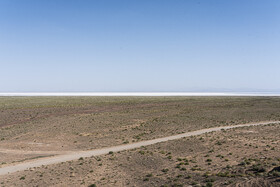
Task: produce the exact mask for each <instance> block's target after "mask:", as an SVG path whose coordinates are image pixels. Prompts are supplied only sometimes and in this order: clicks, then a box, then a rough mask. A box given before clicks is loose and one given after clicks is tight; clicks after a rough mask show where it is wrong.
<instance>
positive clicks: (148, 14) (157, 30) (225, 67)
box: [0, 0, 280, 93]
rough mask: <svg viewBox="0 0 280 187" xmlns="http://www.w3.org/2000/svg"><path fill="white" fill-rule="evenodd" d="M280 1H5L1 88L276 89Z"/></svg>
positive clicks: (1, 7)
mask: <svg viewBox="0 0 280 187" xmlns="http://www.w3.org/2000/svg"><path fill="white" fill-rule="evenodd" d="M279 10H280V1H279V0H269V1H264V0H246V1H244V0H139V1H131V0H120V1H116V0H94V1H92V0H83V1H75V0H59V1H58V0H45V1H38V0H25V1H22V0H1V1H0V92H6V93H7V92H222V93H224V92H226V93H228V92H230V93H233V92H235V93H239V92H258V93H260V92H261V93H263V92H272V93H279V92H280V73H279V70H280V53H279V51H280V11H279Z"/></svg>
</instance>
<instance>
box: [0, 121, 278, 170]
mask: <svg viewBox="0 0 280 187" xmlns="http://www.w3.org/2000/svg"><path fill="white" fill-rule="evenodd" d="M277 123H280V121H270V122H259V123H250V124H241V125H232V126H223V127H214V128H208V129H201V130H197V131H193V132H186V133H182V134H177V135H173V136H168V137H163V138H157V139H153V140H146V141H141V142H137V143H132V144H125V145H118V146H114V147H107V148H102V149H94V150H90V151H78V152H75V153H69V154H63V155H57V156H53V157H47V158H40V159H38V160H33V161H29V162H25V163H20V164H16V165H10V166H6V167H2V168H0V175H6V174H9V173H14V172H17V171H23V170H26V169H29V168H33V167H40V166H43V165H50V164H57V163H61V162H66V161H71V160H77V159H79V158H80V157H91V156H99V155H103V154H107V153H109V152H110V151H113V152H117V151H124V150H129V149H134V148H139V147H142V146H147V145H152V144H156V143H160V142H165V141H169V140H176V139H180V138H184V137H189V136H196V135H201V134H204V133H208V132H215V131H220V130H222V129H225V130H226V129H232V128H237V127H249V126H257V125H269V124H277Z"/></svg>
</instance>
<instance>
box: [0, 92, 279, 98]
mask: <svg viewBox="0 0 280 187" xmlns="http://www.w3.org/2000/svg"><path fill="white" fill-rule="evenodd" d="M0 96H1V97H2V96H3V97H9V96H10V97H13V96H280V92H0Z"/></svg>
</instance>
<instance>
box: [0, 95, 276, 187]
mask: <svg viewBox="0 0 280 187" xmlns="http://www.w3.org/2000/svg"><path fill="white" fill-rule="evenodd" d="M275 121H280V98H279V97H0V168H5V167H8V166H12V165H17V164H20V163H27V162H30V161H34V160H40V159H45V158H50V157H55V156H56V155H63V154H69V153H75V152H78V151H86V150H94V149H98V148H104V147H111V146H116V145H125V144H131V143H135V142H141V141H144V140H151V139H155V138H161V137H167V136H171V135H176V134H181V133H185V132H191V131H195V130H200V129H206V128H212V127H220V126H231V125H237V124H247V123H259V122H275ZM279 167H280V125H279V124H278V123H274V124H268V125H260V126H252V127H242V128H236V129H229V130H222V131H219V132H212V133H206V134H202V135H198V136H191V137H187V138H182V139H178V140H172V141H168V142H162V143H157V144H154V145H149V146H145V147H141V148H137V149H132V150H126V151H120V152H110V154H105V155H100V156H94V157H89V158H80V159H77V160H73V161H68V162H63V163H59V164H52V165H47V166H41V167H37V168H31V169H28V170H25V171H19V172H15V173H11V174H5V175H0V186H90V185H91V186H279V185H280V168H279Z"/></svg>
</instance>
